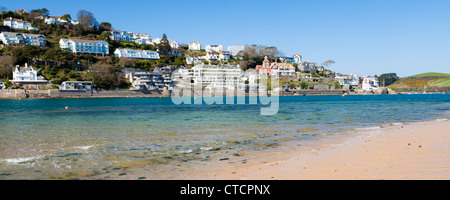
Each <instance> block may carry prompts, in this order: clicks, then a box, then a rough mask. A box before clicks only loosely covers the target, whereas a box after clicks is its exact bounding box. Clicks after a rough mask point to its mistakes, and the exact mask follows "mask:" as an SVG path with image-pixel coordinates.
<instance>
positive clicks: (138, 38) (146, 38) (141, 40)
mask: <svg viewBox="0 0 450 200" xmlns="http://www.w3.org/2000/svg"><path fill="white" fill-rule="evenodd" d="M133 39H134V42H135V43H138V44H152V39H151V35H150V34H149V33H133Z"/></svg>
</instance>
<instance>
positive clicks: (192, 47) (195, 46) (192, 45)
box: [189, 41, 202, 51]
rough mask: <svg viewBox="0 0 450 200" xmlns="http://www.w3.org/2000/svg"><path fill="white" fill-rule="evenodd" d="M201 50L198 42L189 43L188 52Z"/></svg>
mask: <svg viewBox="0 0 450 200" xmlns="http://www.w3.org/2000/svg"><path fill="white" fill-rule="evenodd" d="M200 49H202V45H201V44H200V42H196V41H193V42H189V50H197V51H198V50H200Z"/></svg>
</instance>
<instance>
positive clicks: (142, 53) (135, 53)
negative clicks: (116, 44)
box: [114, 49, 160, 60]
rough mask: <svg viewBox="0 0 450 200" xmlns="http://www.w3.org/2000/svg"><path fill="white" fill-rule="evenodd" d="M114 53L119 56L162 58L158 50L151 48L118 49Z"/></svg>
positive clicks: (147, 58)
mask: <svg viewBox="0 0 450 200" xmlns="http://www.w3.org/2000/svg"><path fill="white" fill-rule="evenodd" d="M114 55H115V56H116V57H119V58H136V59H145V60H149V59H155V60H159V59H160V57H159V53H158V52H156V51H150V50H134V49H116V51H114Z"/></svg>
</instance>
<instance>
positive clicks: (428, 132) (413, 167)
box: [170, 120, 450, 180]
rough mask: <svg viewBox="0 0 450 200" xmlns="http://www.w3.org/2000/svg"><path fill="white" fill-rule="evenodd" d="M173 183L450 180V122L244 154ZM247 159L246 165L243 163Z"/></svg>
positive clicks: (404, 126) (184, 174)
mask: <svg viewBox="0 0 450 200" xmlns="http://www.w3.org/2000/svg"><path fill="white" fill-rule="evenodd" d="M229 161H231V162H227V163H225V162H215V163H214V162H213V163H210V164H208V165H206V166H200V167H198V168H196V169H195V170H187V171H184V172H182V173H179V174H177V175H175V174H174V176H172V177H170V179H202V180H203V179H206V180H211V179H212V180H214V179H219V180H229V179H231V180H242V179H244V180H291V179H293V180H317V179H318V180H321V179H327V180H328V179H340V180H347V179H351V180H353V179H369V180H379V179H387V180H390V179H395V180H398V179H414V180H415V179H433V180H434V179H450V121H448V120H435V121H430V122H418V123H409V124H400V125H398V124H397V125H394V126H389V127H386V128H379V129H373V130H364V131H359V132H356V133H354V134H350V135H347V136H341V137H334V138H331V139H325V140H324V141H323V142H320V144H310V145H306V146H302V147H299V148H298V149H296V150H295V151H290V152H270V153H262V154H260V155H244V156H242V157H235V158H232V159H230V160H229ZM242 161H245V162H242Z"/></svg>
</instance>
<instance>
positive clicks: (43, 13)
mask: <svg viewBox="0 0 450 200" xmlns="http://www.w3.org/2000/svg"><path fill="white" fill-rule="evenodd" d="M32 12H35V13H38V14H39V15H41V16H43V17H48V16H50V11H49V10H48V9H47V8H41V9H36V10H31V11H30V13H32Z"/></svg>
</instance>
